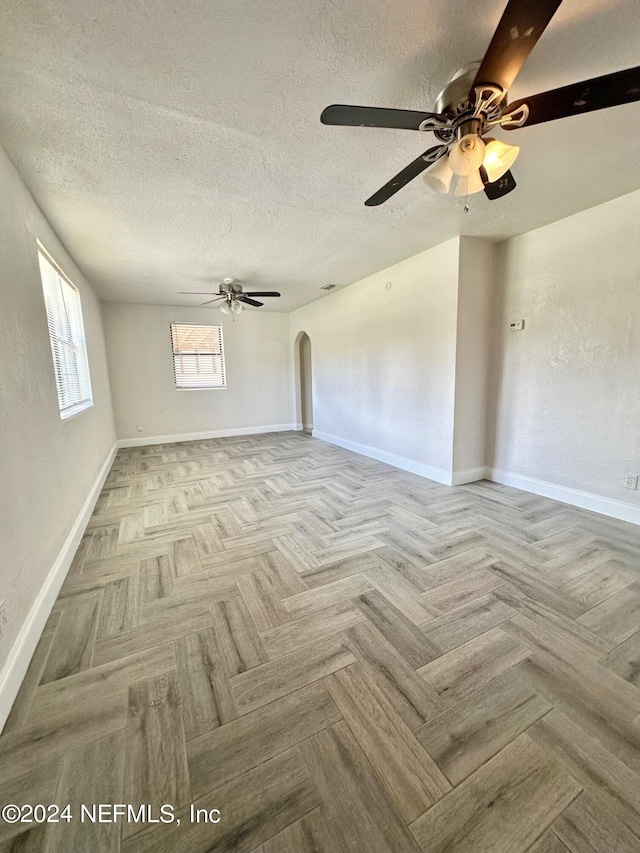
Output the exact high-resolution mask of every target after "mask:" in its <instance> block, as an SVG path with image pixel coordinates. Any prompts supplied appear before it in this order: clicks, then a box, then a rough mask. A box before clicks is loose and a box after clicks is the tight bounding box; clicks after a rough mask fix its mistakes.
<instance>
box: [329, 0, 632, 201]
mask: <svg viewBox="0 0 640 853" xmlns="http://www.w3.org/2000/svg"><path fill="white" fill-rule="evenodd" d="M561 2H562V0H509V2H508V3H507V7H506V9H505V10H504V12H503V15H502V18H501V19H500V23H499V24H498V28H497V30H496V31H495V33H494V35H493V38H492V39H491V43H490V44H489V47H488V49H487V52H486V53H485V55H484V59H483V60H482V62H479V63H477V62H476V63H471V64H469V65H466V66H465V67H464V68H463V69H461V70H460V71H459V72H458V73H457V74H456V75H455V76H454V77H453V79H452V80H451V81H450V83H449V84H448V85H447V86H446V87H445V88H444V89H443V91H442V92H441V93H440V95H439V96H438V100H437V103H436V110H435V112H419V111H417V110H398V109H386V108H384V107H359V106H350V105H348V104H333V105H332V106H330V107H327V108H326V109H325V110H323V112H322V115H321V117H320V120H321V121H322V123H323V124H329V125H346V126H350V127H388V128H398V129H401V130H418V131H430V132H432V133H433V134H434V136H435V137H436V139H437V140H438V141H439V143H440V144H438V145H436V146H434V147H432V148H429V150H428V151H425V152H424V154H421V155H420V156H419V157H417V158H416V159H415V160H414V161H413V162H412V163H410V164H409V165H408V166H406V167H405V168H404V169H403V170H402V171H401V172H399V173H398V174H397V175H396V176H395V177H393V178H392V179H391V180H390V181H388V182H387V183H386V184H385V185H384V186H383V187H381V189H379V190H378V191H377V192H375V193H374V194H373V195H372V196H371V197H370V198H368V199H367V200H366V201H365V204H366V205H367V206H374V205H378V204H382V203H383V202H385V201H387V199H389V198H391V196H392V195H394V194H395V193H397V192H398V190H400V189H401V188H402V187H404V186H405V185H406V184H408V183H409V181H412V180H413V179H414V178H415V177H417V176H418V175H419V174H421V173H422V172H424V171H425V170H428V172H427V174H426V175H425V182H426V183H427V186H429V187H430V188H431V189H433V190H435V191H436V192H439V193H446V192H449V189H450V187H451V186H452V182H453V179H454V178H455V184H454V187H455V190H454V191H455V194H456V195H471V194H472V193H475V192H480V191H481V190H484V192H485V195H486V196H487V197H488V198H489V199H492V200H493V199H496V198H501V197H502V196H504V195H506V194H507V193H509V192H511V190H513V189H514V188H515V186H516V184H515V180H514V179H513V176H512V174H511V172H510V171H509V169H510V166H511V165H512V163H513V162H514V160H515V159H516V157H517V155H518V152H519V150H520V149H519V148H517V147H516V146H512V145H507V144H505V143H504V142H501V141H500V140H497V139H492V138H490V137H488V136H487V134H488V133H489V132H490V130H491V129H492V128H494V127H501V128H503V129H504V130H515V129H517V128H520V127H529V126H530V125H533V124H540V123H541V122H546V121H554V120H556V119H560V118H566V117H567V116H573V115H579V114H580V113H587V112H591V111H593V110H601V109H606V108H607V107H614V106H618V105H619V104H628V103H631V102H633V101H640V67H636V68H628V69H626V70H624V71H617V72H615V73H613V74H605V75H604V76H603V77H594V78H593V79H591V80H583V81H582V82H580V83H574V84H572V85H570V86H563V87H561V88H559V89H552V90H550V91H548V92H542V93H541V94H538V95H533V96H532V97H530V98H522V99H521V100H518V101H515V102H513V103H511V104H507V92H508V91H509V89H510V88H511V86H512V84H513V81H514V80H515V78H516V76H517V75H518V73H519V71H520V69H521V68H522V66H523V65H524V63H525V61H526V59H527V57H528V56H529V54H530V53H531V51H532V50H533V48H534V46H535V44H536V42H537V41H538V39H539V38H540V36H541V35H542V33H543V32H544V30H545V29H546V27H547V25H548V24H549V22H550V21H551V18H552V17H553V15H554V14H555V12H556V11H557V9H558V7H559V6H560V4H561Z"/></svg>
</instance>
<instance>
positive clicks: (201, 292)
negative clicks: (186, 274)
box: [178, 290, 213, 296]
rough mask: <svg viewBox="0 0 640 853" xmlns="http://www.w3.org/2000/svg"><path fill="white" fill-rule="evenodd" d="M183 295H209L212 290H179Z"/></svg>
mask: <svg viewBox="0 0 640 853" xmlns="http://www.w3.org/2000/svg"><path fill="white" fill-rule="evenodd" d="M178 293H181V294H182V295H183V296H211V294H212V293H213V291H212V290H206V291H205V290H179V291H178Z"/></svg>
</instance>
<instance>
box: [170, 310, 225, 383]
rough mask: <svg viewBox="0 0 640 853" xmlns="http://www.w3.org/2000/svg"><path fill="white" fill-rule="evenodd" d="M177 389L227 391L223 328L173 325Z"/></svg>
mask: <svg viewBox="0 0 640 853" xmlns="http://www.w3.org/2000/svg"><path fill="white" fill-rule="evenodd" d="M171 348H172V350H173V372H174V375H175V379H176V388H226V387H227V382H226V377H225V372H224V348H223V345H222V326H199V325H195V324H187V323H172V324H171Z"/></svg>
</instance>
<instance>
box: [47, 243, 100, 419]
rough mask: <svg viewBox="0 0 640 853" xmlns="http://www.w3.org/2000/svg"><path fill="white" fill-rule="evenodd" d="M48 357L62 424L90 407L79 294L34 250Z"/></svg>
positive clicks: (90, 393) (57, 269)
mask: <svg viewBox="0 0 640 853" xmlns="http://www.w3.org/2000/svg"><path fill="white" fill-rule="evenodd" d="M38 261H39V262H40V277H41V278H42V290H43V292H44V304H45V308H46V310H47V323H48V326H49V339H50V341H51V355H52V356H53V369H54V373H55V378H56V389H57V391H58V405H59V406H60V417H61V418H62V419H63V420H64V419H65V418H70V417H72V415H76V414H78V412H81V411H83V409H87V408H89V406H92V405H93V395H92V392H91V377H90V375H89V361H88V359H87V344H86V340H85V336H84V325H83V322H82V305H81V304H80V292H79V290H78V289H77V287H74V285H73V284H71V282H70V281H69V279H68V278H67V277H66V276H65V275H64V273H63V272H62V271H61V270H60V269H59V268H58V267H57V266H56V265H55V264H54V263H53V261H52V260H51V258H49V257H48V255H46V254H45V253H44V251H43V250H42V249H41V248H40V247H38Z"/></svg>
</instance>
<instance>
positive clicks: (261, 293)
mask: <svg viewBox="0 0 640 853" xmlns="http://www.w3.org/2000/svg"><path fill="white" fill-rule="evenodd" d="M242 295H243V296H280V294H279V293H278V291H277V290H264V291H262V290H255V291H252V292H251V293H243V294H242Z"/></svg>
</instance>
